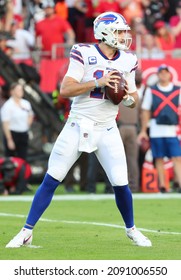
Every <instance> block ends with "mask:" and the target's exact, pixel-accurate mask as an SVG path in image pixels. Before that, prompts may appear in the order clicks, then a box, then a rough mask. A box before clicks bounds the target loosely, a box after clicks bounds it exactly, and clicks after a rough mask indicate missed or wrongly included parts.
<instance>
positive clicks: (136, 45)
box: [131, 18, 148, 53]
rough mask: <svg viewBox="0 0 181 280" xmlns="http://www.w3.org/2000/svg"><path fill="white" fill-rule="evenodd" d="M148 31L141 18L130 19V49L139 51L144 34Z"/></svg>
mask: <svg viewBox="0 0 181 280" xmlns="http://www.w3.org/2000/svg"><path fill="white" fill-rule="evenodd" d="M147 33H148V30H147V29H146V27H145V25H144V24H143V20H142V19H141V18H134V19H132V21H131V37H132V44H131V50H132V51H135V52H138V53H141V43H142V41H143V38H144V36H145V35H146V34H147Z"/></svg>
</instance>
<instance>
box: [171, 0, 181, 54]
mask: <svg viewBox="0 0 181 280" xmlns="http://www.w3.org/2000/svg"><path fill="white" fill-rule="evenodd" d="M169 23H170V26H171V31H172V33H173V35H174V37H175V45H174V48H175V50H174V53H173V55H174V57H178V56H179V57H181V1H179V2H178V4H177V6H176V15H174V16H172V17H171V18H170V22H169Z"/></svg>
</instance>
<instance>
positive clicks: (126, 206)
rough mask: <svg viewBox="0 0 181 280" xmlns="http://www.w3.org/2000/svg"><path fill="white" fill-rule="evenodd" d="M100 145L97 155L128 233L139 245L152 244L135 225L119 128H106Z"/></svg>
mask: <svg viewBox="0 0 181 280" xmlns="http://www.w3.org/2000/svg"><path fill="white" fill-rule="evenodd" d="M101 139H102V141H101V144H99V146H98V152H97V153H96V154H97V157H98V159H99V161H100V163H101V165H102V166H103V168H104V170H105V171H106V174H107V176H108V178H109V180H110V182H111V184H112V186H113V189H114V193H115V201H116V205H117V207H118V210H119V212H120V213H121V215H122V218H123V220H124V223H125V226H126V234H127V236H128V237H129V238H131V239H132V240H133V241H134V243H135V244H136V245H138V246H151V242H150V240H149V239H148V238H146V237H145V236H144V235H143V234H142V233H141V232H139V231H138V230H137V229H136V227H135V225H134V214H133V200H132V194H131V191H130V188H129V186H128V178H127V164H126V156H125V152H124V147H123V143H122V140H121V138H120V134H119V130H118V129H117V126H116V125H115V126H114V127H113V129H111V130H108V131H107V130H105V131H104V132H103V134H102V137H101Z"/></svg>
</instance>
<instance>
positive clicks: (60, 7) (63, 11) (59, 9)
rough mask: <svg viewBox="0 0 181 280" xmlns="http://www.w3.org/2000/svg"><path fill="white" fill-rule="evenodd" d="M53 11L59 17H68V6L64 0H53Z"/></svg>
mask: <svg viewBox="0 0 181 280" xmlns="http://www.w3.org/2000/svg"><path fill="white" fill-rule="evenodd" d="M54 2H55V12H56V14H57V15H58V16H60V17H61V18H63V19H65V20H67V19H68V7H67V3H66V1H65V0H55V1H54Z"/></svg>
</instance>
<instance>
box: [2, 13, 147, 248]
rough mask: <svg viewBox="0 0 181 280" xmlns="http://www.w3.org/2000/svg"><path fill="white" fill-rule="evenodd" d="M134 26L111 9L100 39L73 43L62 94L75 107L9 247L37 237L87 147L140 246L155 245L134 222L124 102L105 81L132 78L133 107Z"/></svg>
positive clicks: (97, 27)
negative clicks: (122, 127) (120, 122)
mask: <svg viewBox="0 0 181 280" xmlns="http://www.w3.org/2000/svg"><path fill="white" fill-rule="evenodd" d="M129 31H130V27H129V26H128V24H127V22H126V20H125V19H124V17H123V16H122V15H120V14H117V13H114V12H106V13H103V14H100V15H99V16H98V17H97V18H96V19H95V21H94V35H95V38H96V39H97V40H98V43H97V44H76V45H74V46H73V47H72V50H71V52H70V64H69V68H68V71H67V73H66V75H65V77H64V79H63V81H62V83H61V89H60V94H61V96H62V97H67V98H72V97H73V102H72V106H71V111H70V114H69V117H68V120H67V122H66V124H65V126H64V128H63V130H62V131H61V133H60V135H59V136H58V138H57V140H56V142H55V145H54V147H53V150H52V152H51V154H50V158H49V164H48V170H47V173H46V174H45V177H44V180H43V182H42V184H41V185H40V186H39V188H38V189H37V192H36V194H35V197H34V200H33V202H32V206H31V209H30V212H29V215H28V218H27V220H26V224H25V225H24V227H23V228H22V230H21V231H20V232H19V233H18V234H17V235H16V236H15V237H14V238H13V239H12V240H11V241H10V242H9V243H8V244H7V245H6V247H7V248H9V247H10V248H14V247H16V248H17V247H20V246H22V245H28V244H30V243H31V242H32V237H33V235H32V232H33V228H34V226H35V224H36V223H37V221H38V220H39V218H40V217H41V215H42V214H43V212H44V211H45V209H46V208H47V207H48V205H49V204H50V202H51V200H52V197H53V194H54V191H55V190H56V188H57V187H58V185H59V184H60V182H62V180H63V179H64V178H65V176H66V174H67V173H68V171H69V169H70V168H71V166H72V165H73V164H74V162H75V161H76V160H77V159H78V158H79V157H80V155H81V153H82V152H87V153H91V152H94V153H95V154H96V156H97V158H98V160H99V162H100V164H101V165H102V167H103V168H104V170H105V172H106V174H107V176H108V178H109V180H110V182H111V184H112V186H113V189H114V193H115V200H116V204H117V207H118V209H119V211H120V213H121V215H122V218H123V221H124V223H125V230H126V235H127V236H128V237H129V238H130V239H131V240H133V242H134V243H135V244H136V245H138V246H145V247H150V246H152V244H151V241H150V240H149V239H148V238H147V237H145V236H144V235H143V234H142V233H141V232H140V231H139V230H138V229H137V228H136V227H135V224H134V215H133V202H132V194H131V191H130V188H129V185H128V177H127V164H126V157H125V152H124V148H123V143H122V140H121V138H120V133H119V130H118V128H117V124H116V116H117V113H118V105H114V104H113V103H112V102H111V101H110V100H108V98H107V97H106V95H105V90H104V88H105V86H109V87H112V88H113V86H112V85H111V84H110V83H112V82H114V83H119V79H120V78H119V76H118V75H116V72H117V71H119V72H121V73H122V74H123V75H124V77H125V79H126V82H127V86H126V87H125V93H126V95H125V97H124V100H123V101H122V102H123V104H124V105H125V106H128V107H133V106H135V104H136V102H137V98H138V97H137V89H136V85H135V70H136V69H137V65H138V63H137V57H136V55H135V54H132V53H131V52H127V50H128V49H129V47H130V45H131V37H130V36H129Z"/></svg>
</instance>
